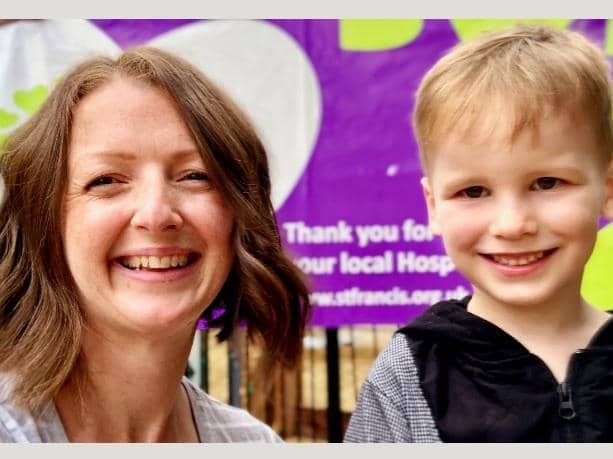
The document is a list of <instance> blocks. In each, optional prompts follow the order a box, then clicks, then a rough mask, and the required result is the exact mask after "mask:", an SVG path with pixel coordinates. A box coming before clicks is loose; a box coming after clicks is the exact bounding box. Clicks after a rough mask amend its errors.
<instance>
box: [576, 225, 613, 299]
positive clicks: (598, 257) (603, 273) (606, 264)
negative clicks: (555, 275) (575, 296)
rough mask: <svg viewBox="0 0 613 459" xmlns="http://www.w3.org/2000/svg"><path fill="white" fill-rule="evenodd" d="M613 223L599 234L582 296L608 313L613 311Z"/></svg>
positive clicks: (586, 269)
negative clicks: (612, 282) (612, 280)
mask: <svg viewBox="0 0 613 459" xmlns="http://www.w3.org/2000/svg"><path fill="white" fill-rule="evenodd" d="M612 272H613V223H609V224H608V225H607V226H605V227H604V228H602V229H601V230H600V231H599V232H598V237H597V238H596V245H595V246H594V251H593V252H592V256H591V257H590V259H589V260H588V262H587V264H586V265H585V271H584V274H583V283H582V284H581V295H582V296H583V298H585V300H586V301H587V302H588V303H590V304H593V305H594V306H596V307H598V308H600V309H602V310H603V311H606V310H608V309H613V289H612V288H611V273H612Z"/></svg>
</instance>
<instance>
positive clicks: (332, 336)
mask: <svg viewBox="0 0 613 459" xmlns="http://www.w3.org/2000/svg"><path fill="white" fill-rule="evenodd" d="M326 363H327V365H328V442H329V443H341V442H342V441H343V425H342V418H341V403H340V402H341V399H340V369H339V360H338V328H326Z"/></svg>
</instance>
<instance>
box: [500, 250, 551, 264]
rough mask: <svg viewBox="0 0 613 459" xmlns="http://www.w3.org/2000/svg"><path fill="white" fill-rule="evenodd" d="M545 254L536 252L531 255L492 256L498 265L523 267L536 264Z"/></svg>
mask: <svg viewBox="0 0 613 459" xmlns="http://www.w3.org/2000/svg"><path fill="white" fill-rule="evenodd" d="M543 255H544V253H543V252H535V253H532V254H530V255H520V256H510V255H492V258H493V259H494V261H495V262H496V263H500V264H501V265H506V266H523V265H529V264H530V263H534V262H535V261H537V260H540V259H541V258H543Z"/></svg>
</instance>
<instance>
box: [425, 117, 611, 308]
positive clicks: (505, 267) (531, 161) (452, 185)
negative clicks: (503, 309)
mask: <svg viewBox="0 0 613 459" xmlns="http://www.w3.org/2000/svg"><path fill="white" fill-rule="evenodd" d="M498 131H501V130H498ZM498 131H495V132H494V134H493V135H491V136H489V137H487V139H486V140H484V141H480V142H471V139H465V138H459V137H456V138H454V137H450V138H447V139H445V141H444V142H441V143H439V144H438V145H437V146H436V148H434V149H433V150H432V151H431V152H428V154H429V158H430V162H429V169H428V176H427V177H424V179H423V180H422V184H423V186H424V193H425V196H426V201H427V205H428V212H429V216H430V225H431V228H432V230H433V232H434V233H435V234H439V235H441V236H442V237H443V241H444V244H445V248H446V250H447V252H448V254H449V256H450V257H451V259H452V260H453V262H454V263H455V265H456V267H457V269H458V270H459V271H460V272H461V273H462V274H464V276H466V278H468V280H470V282H471V283H472V285H473V288H474V295H475V298H477V297H479V298H480V300H485V302H487V304H491V302H497V303H499V304H505V305H526V306H530V305H538V304H548V303H549V304H551V303H552V302H556V301H557V299H560V298H566V299H567V300H568V298H577V299H578V298H579V289H580V285H581V278H582V275H583V268H584V265H585V263H586V261H587V259H588V258H589V256H590V254H591V252H592V249H593V246H594V242H595V238H596V233H597V231H598V228H599V217H600V215H601V214H604V215H605V216H607V217H609V218H612V217H613V199H612V198H611V195H613V185H612V180H611V179H608V177H609V174H608V173H607V170H606V169H607V167H606V166H605V165H604V161H603V160H602V159H601V158H600V156H599V153H598V150H597V146H596V142H595V139H594V135H593V133H592V131H590V130H589V128H588V126H586V125H585V124H581V123H577V122H576V121H571V120H569V119H568V117H566V116H564V115H561V116H552V117H549V118H546V119H545V120H544V121H543V122H542V124H541V125H540V128H539V130H538V133H537V132H535V131H534V130H526V131H522V132H521V133H520V135H519V136H518V137H517V138H516V139H515V140H514V141H513V142H512V143H510V142H509V140H508V136H506V133H505V132H498ZM569 295H572V296H570V297H569Z"/></svg>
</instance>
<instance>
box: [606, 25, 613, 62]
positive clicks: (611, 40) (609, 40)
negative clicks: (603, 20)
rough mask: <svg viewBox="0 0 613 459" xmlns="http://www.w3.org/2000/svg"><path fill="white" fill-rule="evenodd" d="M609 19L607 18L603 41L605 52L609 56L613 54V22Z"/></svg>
mask: <svg viewBox="0 0 613 459" xmlns="http://www.w3.org/2000/svg"><path fill="white" fill-rule="evenodd" d="M611 21H612V20H611V19H607V35H606V37H605V42H604V47H605V52H606V53H607V54H608V55H609V56H613V23H612V22H611Z"/></svg>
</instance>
